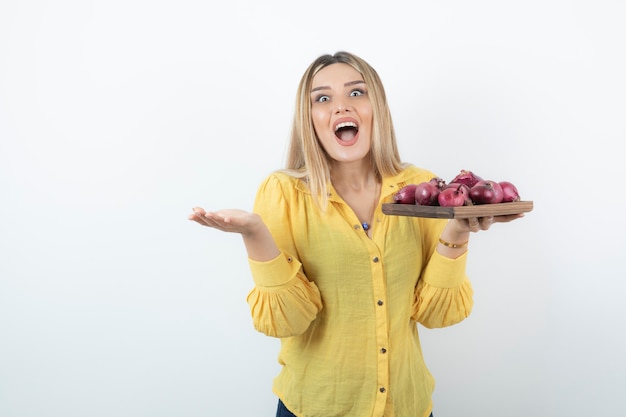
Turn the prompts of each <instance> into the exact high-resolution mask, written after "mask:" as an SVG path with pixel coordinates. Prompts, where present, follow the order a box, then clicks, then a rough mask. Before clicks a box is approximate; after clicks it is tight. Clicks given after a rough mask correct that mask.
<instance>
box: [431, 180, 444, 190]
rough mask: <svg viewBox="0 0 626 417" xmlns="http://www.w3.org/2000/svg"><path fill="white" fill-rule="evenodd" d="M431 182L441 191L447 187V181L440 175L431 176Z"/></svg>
mask: <svg viewBox="0 0 626 417" xmlns="http://www.w3.org/2000/svg"><path fill="white" fill-rule="evenodd" d="M429 182H430V183H431V184H432V185H434V186H435V187H437V188H439V190H440V191H441V190H443V189H444V188H446V181H445V180H444V179H442V178H439V177H435V178H431V179H430V181H429Z"/></svg>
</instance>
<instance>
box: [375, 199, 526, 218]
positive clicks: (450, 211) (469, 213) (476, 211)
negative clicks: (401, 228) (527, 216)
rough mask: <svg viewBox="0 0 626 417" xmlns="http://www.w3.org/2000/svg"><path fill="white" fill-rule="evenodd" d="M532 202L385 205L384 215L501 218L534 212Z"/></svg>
mask: <svg viewBox="0 0 626 417" xmlns="http://www.w3.org/2000/svg"><path fill="white" fill-rule="evenodd" d="M532 209H533V202H532V201H516V202H514V203H498V204H480V205H476V206H461V207H441V206H419V205H416V204H398V203H387V204H383V213H385V214H389V215H392V216H411V217H429V218H433V219H467V218H468V217H485V216H501V215H506V214H519V213H527V212H529V211H532Z"/></svg>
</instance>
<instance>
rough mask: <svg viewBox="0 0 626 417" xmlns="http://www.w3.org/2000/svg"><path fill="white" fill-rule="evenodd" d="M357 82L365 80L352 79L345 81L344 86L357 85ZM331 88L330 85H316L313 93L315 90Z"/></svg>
mask: <svg viewBox="0 0 626 417" xmlns="http://www.w3.org/2000/svg"><path fill="white" fill-rule="evenodd" d="M357 84H365V81H363V80H355V81H350V82H347V83H345V84H344V85H343V86H344V87H350V86H352V85H357ZM329 89H330V87H329V86H326V85H322V86H319V87H315V88H314V89H312V90H311V92H312V93H313V92H314V91H319V90H329Z"/></svg>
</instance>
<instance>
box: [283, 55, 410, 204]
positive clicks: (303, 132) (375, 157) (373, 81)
mask: <svg viewBox="0 0 626 417" xmlns="http://www.w3.org/2000/svg"><path fill="white" fill-rule="evenodd" d="M338 63H342V64H348V65H350V66H351V67H352V68H354V69H355V70H357V71H358V72H359V73H360V74H361V75H362V76H363V80H364V81H365V84H366V85H367V89H368V97H369V99H370V103H371V105H372V111H373V121H372V145H371V151H370V154H371V161H372V169H373V170H374V172H375V173H376V175H377V176H378V177H379V178H382V177H384V176H391V175H396V174H397V173H399V172H400V171H401V170H402V167H403V163H402V161H401V160H400V154H399V152H398V146H397V143H396V135H395V131H394V127H393V122H392V120H391V112H390V111H389V105H388V103H387V97H386V94H385V90H384V88H383V84H382V82H381V80H380V77H379V76H378V73H377V72H376V71H375V70H374V68H372V67H371V66H370V65H369V64H368V63H367V62H365V61H364V60H363V59H361V58H359V57H357V56H355V55H354V54H350V53H348V52H343V51H340V52H337V53H335V54H334V55H321V56H320V57H318V58H317V59H316V60H315V61H313V62H312V63H311V65H309V67H308V68H307V70H306V71H305V73H304V75H303V76H302V78H301V80H300V84H299V86H298V92H297V96H296V106H295V114H294V118H293V125H292V128H291V139H290V141H289V147H288V150H287V161H286V162H287V164H286V169H285V170H283V171H284V172H287V173H288V174H290V175H292V176H294V177H297V178H301V179H302V180H303V181H305V182H306V183H307V184H308V187H309V190H310V191H311V193H312V195H313V198H314V200H315V202H316V203H317V205H318V206H319V207H320V208H321V209H322V210H324V209H325V208H326V206H327V204H328V183H329V182H330V163H329V156H328V154H327V153H326V151H325V150H324V148H323V147H322V146H321V144H320V142H319V140H318V138H317V135H316V134H315V129H314V128H313V122H312V119H311V86H312V83H313V77H314V76H315V75H316V74H317V73H318V72H319V71H320V70H321V69H322V68H325V67H327V66H329V65H332V64H338Z"/></svg>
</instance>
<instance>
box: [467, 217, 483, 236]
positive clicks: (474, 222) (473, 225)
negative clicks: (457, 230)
mask: <svg viewBox="0 0 626 417" xmlns="http://www.w3.org/2000/svg"><path fill="white" fill-rule="evenodd" d="M467 225H468V226H469V228H470V230H471V231H472V232H477V231H478V230H479V229H480V222H479V221H478V218H477V217H470V218H468V219H467Z"/></svg>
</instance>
